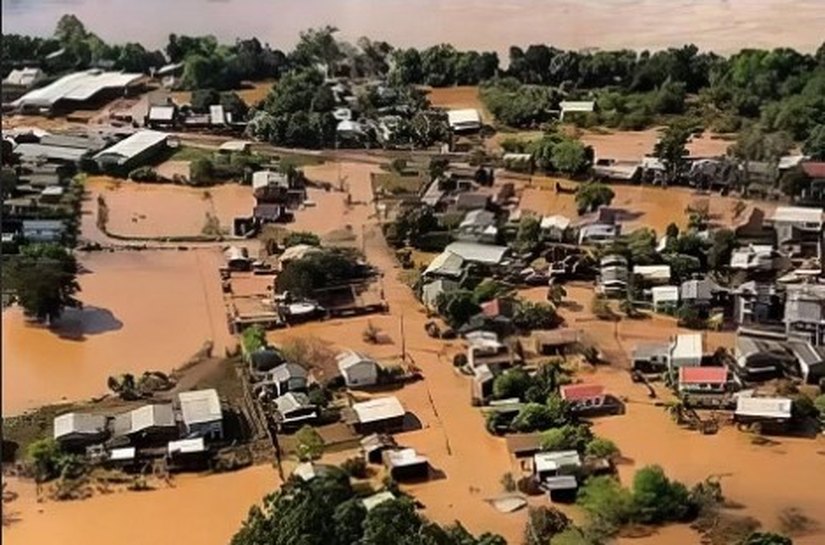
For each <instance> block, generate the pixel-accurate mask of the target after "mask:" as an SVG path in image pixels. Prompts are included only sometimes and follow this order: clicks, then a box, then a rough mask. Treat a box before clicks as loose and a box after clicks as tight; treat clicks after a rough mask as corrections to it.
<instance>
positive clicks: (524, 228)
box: [514, 216, 541, 252]
mask: <svg viewBox="0 0 825 545" xmlns="http://www.w3.org/2000/svg"><path fill="white" fill-rule="evenodd" d="M540 241H541V222H540V221H539V219H538V218H537V217H535V216H524V217H523V218H521V220H519V224H518V233H516V241H515V243H514V248H515V250H516V251H517V252H532V251H534V250H535V249H536V248H537V247H538V245H539V242H540Z"/></svg>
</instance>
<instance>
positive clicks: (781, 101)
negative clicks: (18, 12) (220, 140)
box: [2, 15, 825, 141]
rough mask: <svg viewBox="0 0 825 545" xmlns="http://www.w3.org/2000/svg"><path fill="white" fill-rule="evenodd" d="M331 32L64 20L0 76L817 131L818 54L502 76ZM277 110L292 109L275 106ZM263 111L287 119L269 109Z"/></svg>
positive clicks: (539, 119) (473, 62) (530, 118)
mask: <svg viewBox="0 0 825 545" xmlns="http://www.w3.org/2000/svg"><path fill="white" fill-rule="evenodd" d="M336 32H337V29H335V28H333V27H324V28H318V29H311V30H307V31H305V32H302V33H301V37H300V39H299V41H298V43H297V44H296V46H295V48H294V49H293V50H292V51H290V52H286V53H285V52H283V51H279V50H276V49H271V48H270V47H269V46H268V45H266V44H261V42H260V41H259V40H257V39H256V38H251V39H246V40H237V41H236V42H235V43H234V44H228V45H227V44H219V43H218V42H217V40H216V39H215V38H214V37H213V36H199V37H190V36H178V35H175V34H171V35H170V36H169V39H168V43H167V44H166V47H165V48H164V50H163V51H148V50H146V49H145V48H144V47H143V46H141V45H140V44H137V43H127V44H124V45H109V44H106V43H104V42H103V41H102V40H101V39H100V38H99V37H98V36H96V35H95V34H94V33H92V32H89V31H88V30H87V29H86V28H85V27H84V25H83V23H82V22H80V21H79V20H78V19H77V18H76V17H75V16H72V15H66V16H63V17H62V18H61V19H60V21H59V22H58V24H57V28H56V30H55V33H54V36H53V37H52V38H32V37H28V36H19V35H14V34H10V35H6V36H4V37H3V48H2V69H3V74H4V75H5V74H6V73H7V72H8V71H9V70H10V69H11V67H12V66H14V65H19V64H20V63H22V62H23V61H26V60H34V61H41V62H43V60H44V58H45V57H46V56H48V55H49V54H50V53H54V52H56V51H59V50H63V54H61V55H58V56H55V57H53V59H52V60H49V61H46V64H47V68H50V69H51V71H52V72H55V71H60V70H68V69H75V68H84V67H88V66H94V65H101V64H103V65H108V66H111V67H112V68H114V69H122V70H129V71H141V72H149V71H150V69H151V68H153V67H155V68H156V67H159V66H161V65H163V64H165V63H167V62H180V63H182V64H183V74H182V78H181V81H180V86H181V87H182V88H185V89H205V88H210V89H217V90H227V89H233V88H237V87H238V86H239V85H240V84H241V82H242V81H244V80H255V79H264V78H280V77H282V76H283V75H284V74H286V73H288V72H300V71H303V70H307V69H313V68H316V67H318V66H322V67H324V69H325V70H326V72H327V75H329V76H349V77H366V78H385V79H386V80H387V81H388V83H389V84H390V85H391V86H395V87H399V88H400V87H404V86H411V85H432V86H435V87H443V86H451V85H477V84H482V85H484V89H483V92H482V97H483V98H484V100H485V102H486V104H487V106H488V107H489V109H490V110H491V111H492V113H493V114H494V115H495V116H496V117H497V119H498V120H499V122H500V123H502V124H504V125H508V126H513V127H528V126H539V125H540V124H541V123H544V122H546V121H549V120H550V119H551V118H552V116H553V114H552V113H551V110H553V109H555V108H557V107H558V103H559V102H560V101H561V100H562V99H568V100H570V99H596V101H597V112H596V113H594V114H592V115H591V114H580V115H578V116H577V117H576V118H575V121H576V122H578V123H582V124H586V125H607V126H614V127H621V128H628V129H641V128H644V127H647V126H650V125H652V124H654V123H658V122H661V121H662V119H661V116H673V115H689V116H691V117H692V118H695V119H696V120H697V122H698V124H700V125H702V126H704V127H707V128H711V129H714V130H717V131H721V132H732V131H737V130H739V129H740V128H741V127H742V126H743V124H747V123H749V122H750V121H759V122H761V125H762V126H763V127H764V129H765V130H766V131H769V132H772V131H785V132H787V133H789V134H790V135H791V136H792V137H793V138H794V139H796V140H798V141H801V140H805V139H806V138H808V137H809V136H810V135H811V133H812V131H813V130H814V128H815V127H817V126H819V125H823V124H825V43H823V45H822V46H821V47H820V48H819V49H818V50H817V52H816V53H814V54H804V53H800V52H797V51H795V50H793V49H789V48H779V49H774V50H770V51H769V50H760V49H743V50H742V51H740V52H739V53H736V54H734V55H732V56H730V57H722V56H720V55H716V54H714V53H709V52H700V51H699V50H698V48H697V47H696V46H694V45H686V46H684V47H681V48H671V49H667V50H662V51H656V52H648V51H642V52H636V51H631V50H620V51H595V52H579V51H565V50H562V49H558V48H555V47H551V46H547V45H531V46H529V47H528V48H527V49H522V48H520V47H515V46H514V47H511V48H510V52H509V59H508V60H509V63H508V68H507V69H506V70H505V69H503V68H502V65H501V62H500V59H499V58H498V55H497V54H496V53H493V52H477V51H458V50H457V49H455V48H454V47H453V46H451V45H448V44H441V45H436V46H433V47H429V48H426V49H414V48H406V49H405V48H400V49H396V48H394V47H393V46H391V45H390V44H388V43H386V42H382V41H372V40H370V39H367V38H361V39H359V40H358V41H357V43H356V44H350V43H347V42H343V41H340V40H338V39H337V38H336ZM49 63H51V65H49ZM270 98H273V97H270ZM275 98H277V97H275ZM324 98H326V97H324ZM281 99H282V100H287V101H291V100H292V99H291V98H289V97H286V96H284V94H282V96H281ZM295 102H297V103H302V104H304V105H307V106H308V108H309V109H304V110H302V111H303V112H304V113H305V114H307V115H310V114H312V113H314V112H318V111H320V110H328V108H327V107H324V108H317V107H316V104H315V101H313V100H304V99H299V100H297V101H295ZM323 102H326V100H324V101H323ZM287 106H289V105H287ZM325 106H326V105H325ZM266 109H267V110H270V109H271V110H273V111H283V110H285V109H286V110H292V111H295V109H294V108H292V107H286V108H285V107H282V106H277V105H274V104H273V103H272V100H269V101H267V108H266ZM317 121H318V120H316V122H317ZM322 125H325V123H322ZM316 129H317V127H316ZM270 132H272V133H278V132H282V133H288V132H294V131H289V130H288V129H287V128H285V129H283V130H282V131H277V130H276V131H270ZM298 132H302V131H298ZM321 132H325V131H324V130H322V131H321ZM295 140H300V138H298V139H295Z"/></svg>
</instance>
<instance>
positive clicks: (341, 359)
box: [335, 350, 377, 371]
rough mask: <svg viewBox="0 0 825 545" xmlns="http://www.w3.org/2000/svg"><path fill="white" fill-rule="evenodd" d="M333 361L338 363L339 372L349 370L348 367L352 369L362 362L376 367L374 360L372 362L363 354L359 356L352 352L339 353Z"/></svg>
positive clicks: (358, 353) (357, 353)
mask: <svg viewBox="0 0 825 545" xmlns="http://www.w3.org/2000/svg"><path fill="white" fill-rule="evenodd" d="M335 359H336V361H337V362H338V369H340V370H341V371H344V370H345V369H349V368H350V367H354V366H356V365H358V364H360V363H362V362H366V363H371V364H372V365H377V364H376V363H375V360H373V359H372V358H370V357H369V356H365V355H364V354H361V353H360V352H355V351H354V350H348V351H346V352H341V353H340V354H338V355H337V356H335Z"/></svg>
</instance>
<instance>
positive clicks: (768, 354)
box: [733, 335, 795, 380]
mask: <svg viewBox="0 0 825 545" xmlns="http://www.w3.org/2000/svg"><path fill="white" fill-rule="evenodd" d="M733 356H734V358H735V360H736V367H737V373H738V374H739V375H740V376H742V377H743V378H744V379H746V380H764V379H768V378H773V377H775V376H778V375H779V373H781V371H782V370H783V369H784V368H785V367H788V366H793V361H794V359H795V358H794V357H793V355H792V354H790V353H789V351H788V350H787V348H786V347H785V345H784V344H783V343H781V342H779V341H777V340H774V339H770V338H758V337H750V336H746V335H737V336H736V344H735V346H734V352H733Z"/></svg>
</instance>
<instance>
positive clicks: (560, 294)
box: [547, 284, 567, 306]
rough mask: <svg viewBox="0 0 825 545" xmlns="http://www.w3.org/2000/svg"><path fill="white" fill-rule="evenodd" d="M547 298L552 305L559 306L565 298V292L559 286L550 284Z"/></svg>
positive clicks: (562, 287)
mask: <svg viewBox="0 0 825 545" xmlns="http://www.w3.org/2000/svg"><path fill="white" fill-rule="evenodd" d="M547 296H548V297H549V298H550V301H551V302H552V303H553V304H554V305H556V306H559V305H560V304H561V303H562V301H564V298H565V297H567V290H566V289H564V286H562V285H561V284H552V285H551V286H550V287H549V288H548V291H547Z"/></svg>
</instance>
